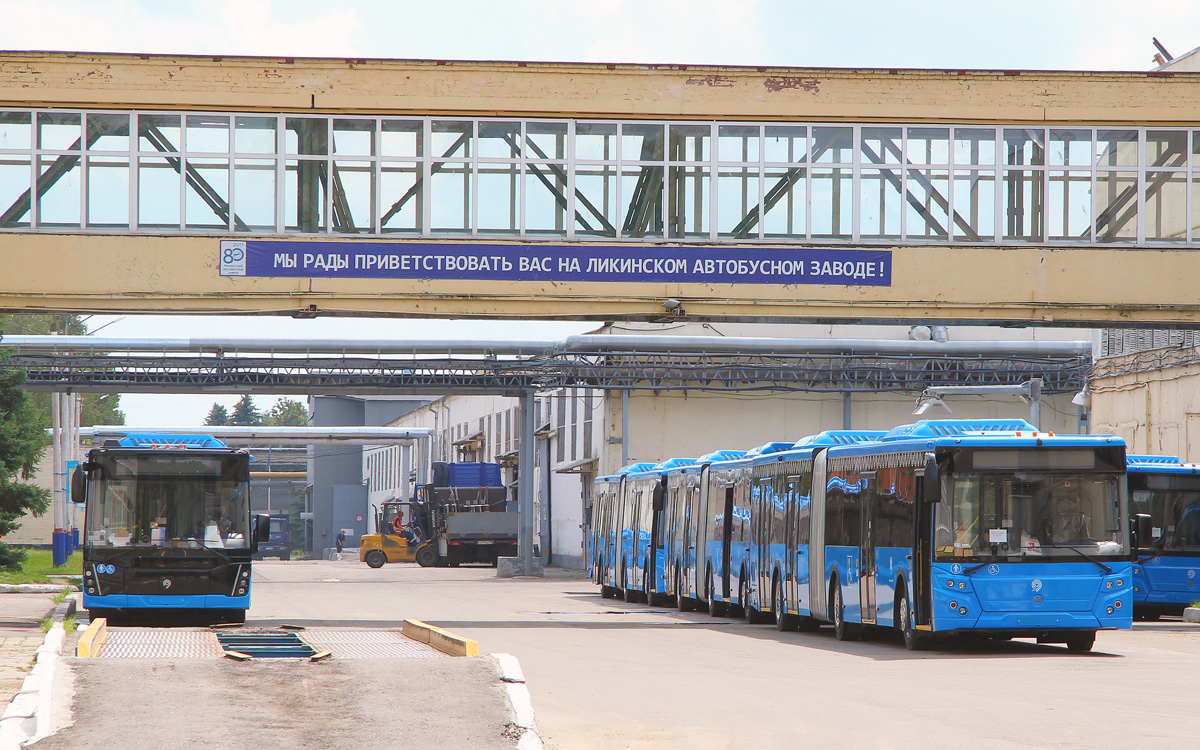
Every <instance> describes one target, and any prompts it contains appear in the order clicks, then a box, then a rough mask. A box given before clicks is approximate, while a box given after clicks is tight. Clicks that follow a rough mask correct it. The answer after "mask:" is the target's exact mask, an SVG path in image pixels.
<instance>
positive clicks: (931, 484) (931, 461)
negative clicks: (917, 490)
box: [922, 453, 942, 503]
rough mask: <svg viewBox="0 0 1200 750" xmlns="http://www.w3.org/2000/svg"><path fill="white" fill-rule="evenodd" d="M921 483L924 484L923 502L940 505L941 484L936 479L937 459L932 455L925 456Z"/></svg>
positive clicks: (937, 478)
mask: <svg viewBox="0 0 1200 750" xmlns="http://www.w3.org/2000/svg"><path fill="white" fill-rule="evenodd" d="M922 481H923V482H924V483H925V487H924V490H925V492H924V496H925V502H927V503H940V502H941V501H942V482H941V479H940V478H939V477H938V464H937V459H936V458H935V457H934V455H933V454H932V453H928V454H926V456H925V476H924V477H922Z"/></svg>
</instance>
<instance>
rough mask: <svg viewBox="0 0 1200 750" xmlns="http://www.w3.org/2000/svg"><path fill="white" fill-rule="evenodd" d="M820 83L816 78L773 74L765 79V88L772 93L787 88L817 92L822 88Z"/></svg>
mask: <svg viewBox="0 0 1200 750" xmlns="http://www.w3.org/2000/svg"><path fill="white" fill-rule="evenodd" d="M820 83H821V82H820V81H818V80H817V79H816V78H800V77H796V76H772V77H770V78H767V79H766V80H764V81H763V88H765V89H766V90H767V91H770V92H772V93H775V92H779V91H786V90H787V89H801V90H803V91H808V92H810V93H813V94H815V93H817V92H818V91H820V90H821V88H820Z"/></svg>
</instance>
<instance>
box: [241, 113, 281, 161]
mask: <svg viewBox="0 0 1200 750" xmlns="http://www.w3.org/2000/svg"><path fill="white" fill-rule="evenodd" d="M277 124H278V118H275V117H237V118H234V121H233V150H234V151H235V152H237V153H239V154H271V155H274V154H275V153H277V152H278V151H279V144H278V143H277V142H276V135H275V126H276V125H277Z"/></svg>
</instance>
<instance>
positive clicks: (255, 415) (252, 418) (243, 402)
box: [229, 393, 263, 427]
mask: <svg viewBox="0 0 1200 750" xmlns="http://www.w3.org/2000/svg"><path fill="white" fill-rule="evenodd" d="M262 423H263V420H262V414H261V413H259V411H258V407H256V406H255V405H254V399H252V398H250V394H249V393H247V394H245V395H244V396H242V397H241V398H239V399H238V402H237V403H236V404H234V405H233V414H232V415H230V417H229V424H231V425H235V426H237V427H255V426H257V425H260V424H262Z"/></svg>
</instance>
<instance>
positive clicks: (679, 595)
mask: <svg viewBox="0 0 1200 750" xmlns="http://www.w3.org/2000/svg"><path fill="white" fill-rule="evenodd" d="M675 608H676V609H678V610H679V611H680V612H691V611H692V610H694V609H695V608H696V600H695V599H691V598H688V597H686V596H684V595H683V574H682V573H680V572H679V568H675Z"/></svg>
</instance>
